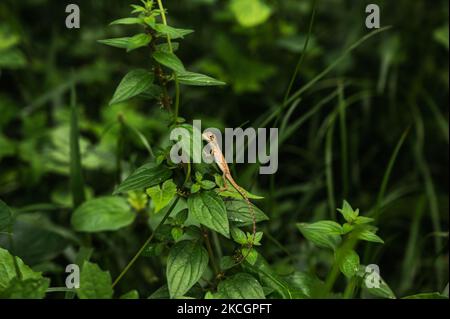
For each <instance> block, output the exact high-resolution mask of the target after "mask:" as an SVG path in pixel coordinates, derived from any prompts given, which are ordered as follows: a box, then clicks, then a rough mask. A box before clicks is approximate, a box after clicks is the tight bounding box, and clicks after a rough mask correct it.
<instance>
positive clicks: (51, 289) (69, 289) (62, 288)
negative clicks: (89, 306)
mask: <svg viewBox="0 0 450 319" xmlns="http://www.w3.org/2000/svg"><path fill="white" fill-rule="evenodd" d="M45 292H75V289H71V288H66V287H53V288H48V289H47V290H46V291H45Z"/></svg>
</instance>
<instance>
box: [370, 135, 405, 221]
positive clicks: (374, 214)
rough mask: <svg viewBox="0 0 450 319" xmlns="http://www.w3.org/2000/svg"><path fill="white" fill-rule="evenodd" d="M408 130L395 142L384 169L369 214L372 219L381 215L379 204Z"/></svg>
mask: <svg viewBox="0 0 450 319" xmlns="http://www.w3.org/2000/svg"><path fill="white" fill-rule="evenodd" d="M408 133H409V128H407V129H406V130H405V131H404V132H403V134H402V136H401V137H400V140H399V141H398V142H397V145H396V146H395V149H394V152H393V153H392V156H391V158H390V159H389V163H388V166H387V168H386V171H385V172H384V175H383V180H382V182H381V187H380V191H379V192H378V197H377V202H376V205H375V210H374V211H373V212H372V213H371V214H370V215H371V217H373V218H378V216H379V215H380V214H381V203H382V201H383V198H384V193H385V192H386V188H387V185H388V183H389V177H390V176H391V173H392V169H393V168H394V164H395V161H396V159H397V156H398V153H399V152H400V149H401V148H402V145H403V143H404V142H405V139H406V137H407V136H408Z"/></svg>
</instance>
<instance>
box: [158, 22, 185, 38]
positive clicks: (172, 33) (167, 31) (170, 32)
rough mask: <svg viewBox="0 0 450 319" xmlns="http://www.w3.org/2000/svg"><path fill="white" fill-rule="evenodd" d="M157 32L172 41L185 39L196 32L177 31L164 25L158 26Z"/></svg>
mask: <svg viewBox="0 0 450 319" xmlns="http://www.w3.org/2000/svg"><path fill="white" fill-rule="evenodd" d="M155 30H156V31H157V32H159V33H160V34H162V35H165V36H169V37H170V39H172V40H173V39H179V38H184V36H185V35H188V34H191V33H192V32H194V30H189V29H177V28H173V27H171V26H168V25H164V24H159V23H158V24H156V25H155Z"/></svg>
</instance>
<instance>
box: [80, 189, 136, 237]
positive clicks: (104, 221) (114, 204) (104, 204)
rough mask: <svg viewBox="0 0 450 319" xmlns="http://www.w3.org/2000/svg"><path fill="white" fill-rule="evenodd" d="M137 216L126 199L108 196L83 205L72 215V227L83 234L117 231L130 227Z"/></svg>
mask: <svg viewBox="0 0 450 319" xmlns="http://www.w3.org/2000/svg"><path fill="white" fill-rule="evenodd" d="M135 217H136V215H135V213H134V212H132V211H131V208H130V206H128V203H127V201H126V199H124V198H122V197H115V196H108V197H98V198H95V199H91V200H89V201H87V202H85V203H83V204H82V205H81V206H80V207H78V208H77V209H76V210H75V212H74V213H73V215H72V225H73V227H74V229H75V230H77V231H82V232H99V231H106V230H117V229H120V228H122V227H125V226H128V225H130V224H131V223H132V222H133V221H134V219H135Z"/></svg>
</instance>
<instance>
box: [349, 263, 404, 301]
mask: <svg viewBox="0 0 450 319" xmlns="http://www.w3.org/2000/svg"><path fill="white" fill-rule="evenodd" d="M366 268H367V267H366V266H363V265H361V266H360V271H359V272H358V274H357V275H358V276H359V277H361V278H362V282H361V287H362V288H363V290H364V291H365V292H367V293H369V294H370V295H372V296H375V297H380V298H387V299H396V298H397V297H396V296H395V294H394V292H393V291H392V289H391V288H390V287H389V285H388V284H387V283H386V282H385V281H384V280H383V278H382V277H381V276H380V274H379V273H377V272H376V271H375V270H371V271H368V269H366ZM368 285H369V286H368Z"/></svg>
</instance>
